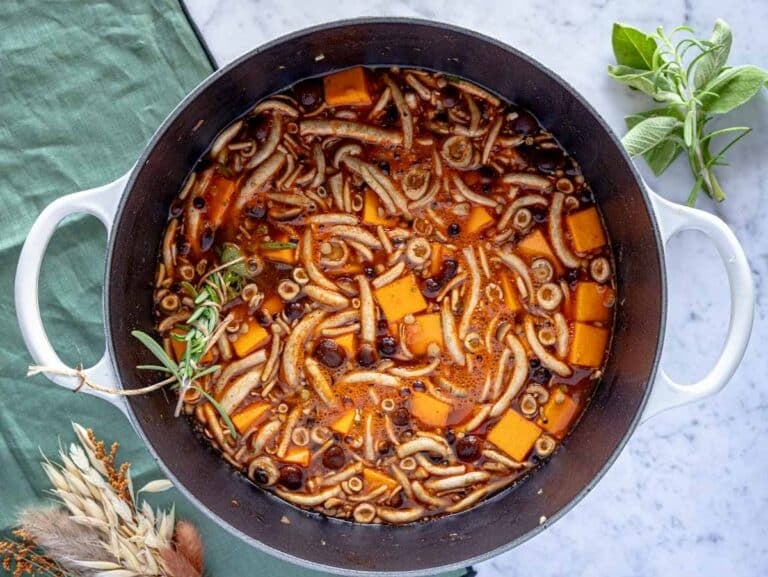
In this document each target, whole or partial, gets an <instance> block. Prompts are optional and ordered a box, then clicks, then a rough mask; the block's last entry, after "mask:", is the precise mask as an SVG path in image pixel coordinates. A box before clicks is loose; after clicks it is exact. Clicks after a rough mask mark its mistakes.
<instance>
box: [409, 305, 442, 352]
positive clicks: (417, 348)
mask: <svg viewBox="0 0 768 577" xmlns="http://www.w3.org/2000/svg"><path fill="white" fill-rule="evenodd" d="M414 318H415V319H416V320H415V322H414V323H412V324H410V325H406V324H404V325H403V326H404V327H405V344H406V346H407V347H408V350H409V351H411V352H412V353H413V354H414V355H425V354H427V347H429V345H430V343H436V344H437V345H438V346H439V347H440V348H441V349H442V348H443V325H442V323H441V322H440V313H428V314H423V315H416V317H414Z"/></svg>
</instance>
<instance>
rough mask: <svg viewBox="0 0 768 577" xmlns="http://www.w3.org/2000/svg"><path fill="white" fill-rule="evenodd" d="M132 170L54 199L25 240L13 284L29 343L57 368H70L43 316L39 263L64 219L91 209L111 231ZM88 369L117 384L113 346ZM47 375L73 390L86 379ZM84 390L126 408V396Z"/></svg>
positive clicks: (39, 358)
mask: <svg viewBox="0 0 768 577" xmlns="http://www.w3.org/2000/svg"><path fill="white" fill-rule="evenodd" d="M129 175H130V172H128V173H126V174H124V175H123V176H121V177H120V178H118V179H117V180H115V181H114V182H110V183H109V184H105V185H104V186H99V187H97V188H92V189H90V190H84V191H82V192H76V193H73V194H69V195H67V196H63V197H61V198H58V199H57V200H55V201H53V202H52V203H51V204H49V205H48V206H47V207H45V209H44V210H43V212H41V213H40V216H38V217H37V220H35V222H34V224H33V225H32V228H31V229H30V231H29V234H28V235H27V239H26V240H25V241H24V246H23V247H22V249H21V255H20V256H19V264H18V266H17V268H16V280H15V288H14V290H15V299H16V316H17V318H18V321H19V327H20V328H21V334H22V336H23V337H24V342H25V344H26V345H27V349H29V352H30V354H31V355H32V358H33V359H34V361H35V363H37V365H39V366H43V367H51V368H54V369H55V368H61V369H66V368H67V367H66V365H65V364H64V363H63V362H62V361H61V359H60V358H59V355H57V354H56V351H55V350H54V349H53V346H52V345H51V342H50V340H48V335H47V334H46V332H45V327H44V326H43V319H42V318H41V316H40V304H39V301H38V281H39V279H40V266H41V265H42V263H43V256H44V255H45V251H46V249H47V248H48V243H49V242H50V240H51V237H52V236H53V233H54V232H55V231H56V228H57V227H58V226H59V224H60V223H61V221H62V220H64V219H65V218H66V217H68V216H71V215H73V214H78V213H87V214H91V215H93V216H95V217H96V218H98V219H99V220H100V221H101V222H102V224H103V225H104V227H105V228H106V229H107V236H109V234H110V233H111V230H112V221H113V220H114V217H115V210H116V208H117V203H118V201H119V200H120V197H121V196H122V193H123V190H124V189H125V185H126V183H127V182H128V177H129ZM83 372H84V373H85V375H86V376H87V377H88V379H90V380H91V381H93V382H94V383H98V384H99V385H101V386H104V387H112V388H117V379H116V377H115V374H114V371H113V369H112V359H111V357H110V355H109V349H108V348H107V349H105V351H104V355H103V356H102V357H101V359H100V360H99V361H98V362H97V363H96V364H95V365H93V366H92V367H90V368H88V369H85V370H84V371H83ZM46 376H47V377H48V378H49V379H50V380H51V381H53V382H54V383H56V384H57V385H60V386H62V387H65V388H67V389H70V390H76V389H78V387H79V386H80V385H81V383H80V379H79V378H78V377H74V376H62V375H54V374H51V373H46ZM82 390H83V391H85V392H87V393H90V394H92V395H94V396H97V397H100V398H102V399H104V400H106V401H108V402H110V403H111V404H113V405H114V406H115V407H117V408H118V409H120V410H121V411H122V412H123V413H126V414H127V406H126V403H125V400H124V399H123V397H121V396H119V395H111V394H109V393H104V392H101V391H96V390H93V389H89V388H87V387H84V388H83V389H82Z"/></svg>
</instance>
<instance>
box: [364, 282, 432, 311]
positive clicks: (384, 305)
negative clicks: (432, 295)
mask: <svg viewBox="0 0 768 577" xmlns="http://www.w3.org/2000/svg"><path fill="white" fill-rule="evenodd" d="M374 296H375V297H376V301H377V302H378V303H379V306H380V307H381V310H382V311H384V316H385V317H386V318H387V320H388V321H390V322H394V321H399V320H400V319H402V318H403V317H404V316H405V315H408V314H412V313H418V312H421V311H423V310H424V309H425V308H427V301H425V300H424V297H423V296H422V294H421V291H420V290H419V285H418V284H416V278H415V277H414V276H413V274H407V275H405V276H403V277H400V278H399V279H397V280H396V281H393V282H391V283H389V284H388V285H384V286H383V287H381V288H377V289H374Z"/></svg>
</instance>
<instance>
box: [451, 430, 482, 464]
mask: <svg viewBox="0 0 768 577" xmlns="http://www.w3.org/2000/svg"><path fill="white" fill-rule="evenodd" d="M480 454H481V447H480V439H479V438H477V437H476V436H475V435H467V436H466V437H464V438H462V439H459V440H458V441H456V456H457V457H458V458H459V459H461V460H462V461H466V462H472V461H477V460H478V459H479V458H480Z"/></svg>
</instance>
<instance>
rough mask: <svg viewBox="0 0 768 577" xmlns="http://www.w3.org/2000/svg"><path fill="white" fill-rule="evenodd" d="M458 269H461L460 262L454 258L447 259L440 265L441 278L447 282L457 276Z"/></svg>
mask: <svg viewBox="0 0 768 577" xmlns="http://www.w3.org/2000/svg"><path fill="white" fill-rule="evenodd" d="M457 270H459V263H458V262H456V261H455V260H453V259H452V258H449V259H446V260H444V261H443V262H442V264H441V265H440V278H441V279H442V281H443V282H444V283H446V282H448V281H449V280H451V279H452V278H453V277H455V276H456V271H457Z"/></svg>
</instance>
